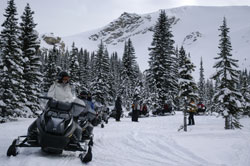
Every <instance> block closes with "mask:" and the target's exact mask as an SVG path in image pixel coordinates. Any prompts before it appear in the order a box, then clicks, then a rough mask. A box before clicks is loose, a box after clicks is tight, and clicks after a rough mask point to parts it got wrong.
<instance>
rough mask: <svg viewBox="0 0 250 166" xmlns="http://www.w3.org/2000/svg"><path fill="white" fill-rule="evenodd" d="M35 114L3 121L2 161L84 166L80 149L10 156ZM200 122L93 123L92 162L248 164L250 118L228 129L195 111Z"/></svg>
mask: <svg viewBox="0 0 250 166" xmlns="http://www.w3.org/2000/svg"><path fill="white" fill-rule="evenodd" d="M33 120H34V119H21V120H19V121H17V122H10V123H5V124H1V125H0V133H1V135H0V142H1V145H0V161H1V162H0V166H34V165H35V166H47V165H53V166H73V165H74V166H77V165H83V164H82V163H81V161H80V159H79V158H78V155H79V153H77V152H65V151H64V152H63V154H62V155H49V154H46V153H43V152H42V151H41V150H40V149H39V148H22V149H20V153H19V154H18V155H17V156H16V157H10V158H9V157H7V156H6V151H7V149H8V147H9V145H10V144H11V142H12V140H13V139H14V138H16V137H17V136H19V135H25V134H26V131H27V128H28V126H29V125H30V124H31V123H32V121H33ZM195 121H196V125H195V126H188V132H183V131H180V132H178V131H177V130H178V128H179V126H180V125H181V124H182V122H183V115H182V113H177V114H176V115H174V116H161V117H148V118H139V122H131V119H130V118H122V119H121V121H120V122H116V121H115V120H114V119H110V120H109V123H108V124H107V125H105V127H104V128H100V127H99V126H97V127H95V128H94V134H95V136H94V146H93V160H92V161H91V162H90V163H88V164H87V165H88V166H100V165H103V166H166V165H167V166H249V165H250V120H249V118H244V119H242V120H241V122H242V123H243V125H244V126H245V127H244V128H243V129H242V130H224V129H223V127H224V120H223V119H221V118H216V117H215V116H195Z"/></svg>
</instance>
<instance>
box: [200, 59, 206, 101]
mask: <svg viewBox="0 0 250 166" xmlns="http://www.w3.org/2000/svg"><path fill="white" fill-rule="evenodd" d="M198 93H199V100H200V101H201V102H202V103H204V99H205V78H204V68H203V62H202V58H201V62H200V78H199V82H198Z"/></svg>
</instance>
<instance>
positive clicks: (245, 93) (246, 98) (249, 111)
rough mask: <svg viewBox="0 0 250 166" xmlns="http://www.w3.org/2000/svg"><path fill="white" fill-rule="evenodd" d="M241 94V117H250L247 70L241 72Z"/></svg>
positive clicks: (249, 87)
mask: <svg viewBox="0 0 250 166" xmlns="http://www.w3.org/2000/svg"><path fill="white" fill-rule="evenodd" d="M241 94H242V96H243V99H244V102H243V103H242V107H243V115H248V116H250V84H249V83H248V81H247V70H246V69H245V70H244V71H243V72H242V85H241Z"/></svg>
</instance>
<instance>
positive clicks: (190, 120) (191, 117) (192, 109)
mask: <svg viewBox="0 0 250 166" xmlns="http://www.w3.org/2000/svg"><path fill="white" fill-rule="evenodd" d="M187 109H188V110H187V111H188V113H189V117H188V125H195V122H194V114H195V113H196V110H197V108H196V105H195V102H194V99H193V98H191V100H190V103H189V105H188V108H187Z"/></svg>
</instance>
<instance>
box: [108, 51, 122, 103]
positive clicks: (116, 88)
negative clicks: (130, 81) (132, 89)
mask: <svg viewBox="0 0 250 166" xmlns="http://www.w3.org/2000/svg"><path fill="white" fill-rule="evenodd" d="M121 68H122V62H121V60H120V59H119V58H118V54H117V52H114V53H112V54H111V57H110V75H111V78H110V79H111V80H110V82H111V87H110V90H111V95H112V97H113V102H114V101H115V99H116V97H117V96H121V92H120V90H121V85H122V80H121Z"/></svg>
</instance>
